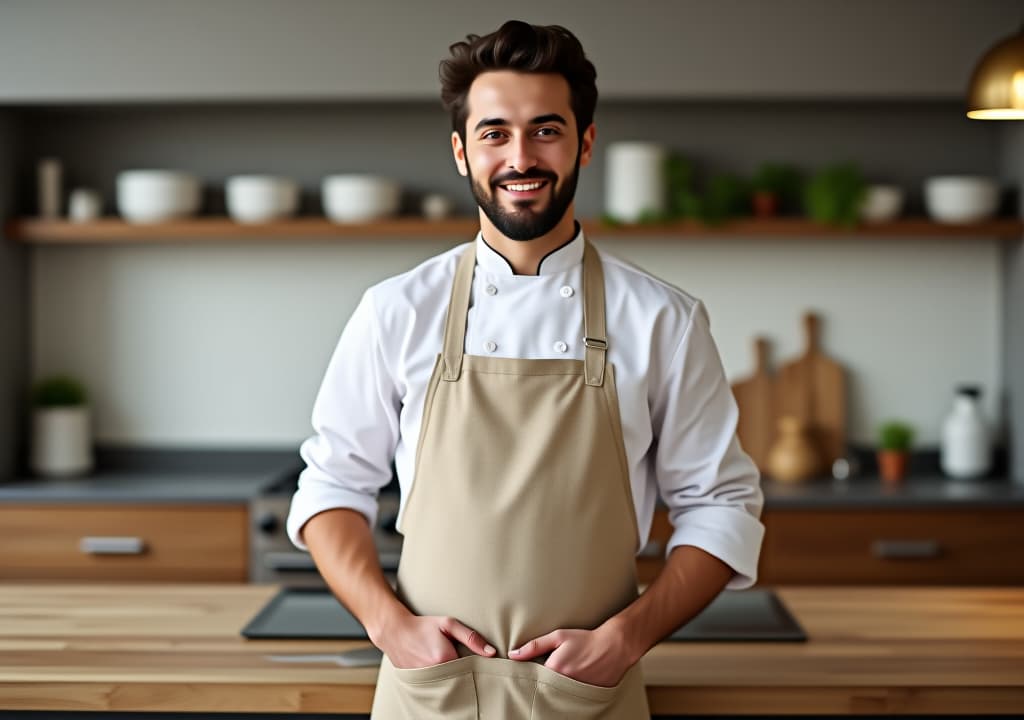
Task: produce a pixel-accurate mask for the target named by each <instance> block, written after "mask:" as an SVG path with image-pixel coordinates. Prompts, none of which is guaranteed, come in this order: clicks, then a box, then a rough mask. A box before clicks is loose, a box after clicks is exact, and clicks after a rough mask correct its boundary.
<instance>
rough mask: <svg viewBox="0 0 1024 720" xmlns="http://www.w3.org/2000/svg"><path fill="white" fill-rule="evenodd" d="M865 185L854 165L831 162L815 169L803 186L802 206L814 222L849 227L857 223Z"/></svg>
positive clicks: (862, 177)
mask: <svg viewBox="0 0 1024 720" xmlns="http://www.w3.org/2000/svg"><path fill="white" fill-rule="evenodd" d="M866 188H867V183H866V182H865V180H864V176H863V175H862V174H861V172H860V169H859V168H858V167H857V166H856V165H854V164H853V163H841V164H838V165H832V166H829V167H826V168H824V169H823V170H821V171H819V172H818V173H817V174H815V175H814V177H812V178H811V180H810V181H809V182H808V183H807V184H806V185H805V186H804V189H803V200H804V208H805V210H806V212H807V214H808V215H809V216H810V217H811V218H812V219H814V220H817V221H818V222H822V223H826V224H829V225H840V226H847V227H851V226H853V225H856V224H857V220H858V214H859V212H860V206H861V202H862V201H863V199H864V192H865V189H866Z"/></svg>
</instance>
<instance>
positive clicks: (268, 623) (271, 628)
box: [242, 588, 807, 642]
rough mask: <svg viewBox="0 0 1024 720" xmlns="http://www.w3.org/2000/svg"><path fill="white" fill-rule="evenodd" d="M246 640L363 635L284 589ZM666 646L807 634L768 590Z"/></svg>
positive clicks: (332, 608) (709, 610)
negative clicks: (674, 643)
mask: <svg viewBox="0 0 1024 720" xmlns="http://www.w3.org/2000/svg"><path fill="white" fill-rule="evenodd" d="M242 635H244V636H245V637H247V638H253V639H256V638H278V639H281V638H292V639H360V640H366V639H368V638H367V635H366V631H365V630H364V629H363V626H362V625H360V624H359V621H357V620H356V619H355V618H354V617H353V616H352V614H351V613H349V612H348V611H347V610H346V609H345V608H344V607H342V605H341V603H339V602H338V601H337V599H335V597H334V596H333V595H332V594H331V593H330V591H328V590H326V589H319V588H284V589H283V590H281V591H280V592H278V593H277V595H275V596H274V597H273V598H272V599H271V600H270V602H269V603H267V605H266V607H264V608H263V609H262V610H260V612H259V613H258V614H257V615H256V617H254V618H253V619H252V620H251V621H250V622H249V623H248V624H247V625H246V626H245V628H243V629H242ZM668 640H670V641H698V642H708V641H716V642H717V641H739V642H759V641H783V642H803V641H806V640H807V634H806V633H805V632H804V630H803V628H802V627H800V624H799V623H798V622H797V621H796V618H794V617H793V615H792V614H791V613H790V612H789V610H788V609H787V608H786V606H785V605H784V604H783V603H782V601H781V600H779V598H778V596H776V594H775V593H774V592H772V591H771V590H767V589H760V588H755V589H752V590H725V591H723V592H722V593H721V594H720V595H719V596H718V597H717V598H715V599H714V601H712V603H711V604H710V605H708V606H707V607H706V608H704V610H703V612H701V613H700V614H699V615H698V616H697V617H695V618H694V619H693V620H691V621H690V622H688V623H687V624H686V625H684V626H683V627H681V628H680V629H679V630H676V631H675V632H674V633H673V634H672V635H671V636H670V637H669V638H668Z"/></svg>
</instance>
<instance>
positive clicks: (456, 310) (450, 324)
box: [442, 242, 476, 382]
mask: <svg viewBox="0 0 1024 720" xmlns="http://www.w3.org/2000/svg"><path fill="white" fill-rule="evenodd" d="M475 267H476V243H475V242H474V243H473V244H472V245H470V246H469V248H468V249H467V250H466V252H464V253H462V255H461V256H460V257H459V264H458V265H457V266H456V267H455V281H454V282H453V283H452V296H451V298H450V299H449V300H448V315H447V316H446V317H445V319H444V375H442V377H443V378H444V379H445V380H448V381H449V382H451V381H455V380H458V379H459V375H460V374H461V373H462V354H463V352H464V350H465V346H466V316H467V315H468V314H469V294H470V291H471V290H472V289H473V269H474V268H475Z"/></svg>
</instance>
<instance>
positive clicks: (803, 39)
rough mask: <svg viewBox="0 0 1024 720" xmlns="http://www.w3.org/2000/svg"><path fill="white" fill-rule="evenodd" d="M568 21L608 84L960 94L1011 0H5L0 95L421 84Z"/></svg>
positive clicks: (396, 88) (408, 93)
mask: <svg viewBox="0 0 1024 720" xmlns="http://www.w3.org/2000/svg"><path fill="white" fill-rule="evenodd" d="M510 16H512V17H518V18H520V19H525V20H528V21H530V22H535V23H560V24H563V25H566V26H568V27H569V28H570V29H572V30H573V31H574V32H575V33H576V34H577V35H578V36H579V37H580V39H581V40H582V42H583V44H584V47H586V48H587V49H588V52H589V54H590V55H591V57H592V59H593V60H594V61H595V63H596V65H597V68H598V73H599V84H600V88H601V90H602V92H603V93H604V95H605V97H607V98H644V97H659V98H664V97H677V98H678V97H687V98H772V97H775V98H778V97H797V98H808V97H813V98H817V97H835V98H850V97H861V98H863V97H888V98H927V97H944V98H959V97H960V95H961V93H962V91H963V88H964V86H965V84H966V82H967V79H968V75H969V73H970V69H971V67H972V65H973V63H974V61H975V60H976V59H977V57H978V55H979V54H980V53H981V51H982V50H983V49H984V48H986V47H988V46H989V45H991V44H992V43H993V42H994V41H995V40H996V39H997V38H999V37H1001V36H1003V35H1006V34H1008V33H1010V32H1012V31H1014V30H1016V29H1017V27H1018V25H1019V23H1020V21H1021V11H1020V2H1019V0H942V1H941V2H935V1H934V0H899V2H892V1H891V0H857V1H856V2H852V1H851V0H772V1H771V2H757V1H756V0H713V1H711V0H647V1H646V2H642V3H641V2H632V3H623V2H611V1H602V2H594V1H593V0H567V1H565V0H563V1H560V2H555V3H553V2H541V1H540V0H521V1H520V2H517V3H515V4H514V5H508V4H487V3H481V2H479V1H478V0H443V1H437V2H410V1H408V0H375V1H374V2H355V1H352V2H339V1H337V0H175V2H155V1H153V0H150V1H149V2H139V1H138V0H90V2H79V1H78V0H5V2H3V3H0V102H3V101H5V100H6V101H8V102H32V101H48V102H49V101H58V102H60V101H83V100H84V101H95V100H131V101H139V100H168V99H204V100H239V99H257V98H278V99H325V98H357V99H370V98H405V99H408V98H430V99H432V98H434V97H436V88H437V62H438V60H439V59H440V57H441V55H442V54H443V53H444V51H445V49H446V48H447V47H448V45H449V44H450V43H452V42H455V41H457V40H460V39H462V37H463V36H464V35H465V34H466V33H469V32H475V33H481V34H482V33H486V32H489V31H490V30H492V29H494V28H496V27H497V26H498V25H500V23H501V22H502V21H504V20H506V19H509V17H510Z"/></svg>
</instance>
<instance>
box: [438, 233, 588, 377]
mask: <svg viewBox="0 0 1024 720" xmlns="http://www.w3.org/2000/svg"><path fill="white" fill-rule="evenodd" d="M475 267H476V243H475V242H474V243H473V244H472V245H470V246H469V248H467V249H466V251H465V252H464V253H462V255H461V256H460V257H459V262H458V265H457V266H456V268H455V280H454V282H453V283H452V294H451V298H450V299H449V301H448V314H447V316H446V317H445V321H444V345H443V354H444V372H443V374H442V378H443V379H444V380H447V381H449V382H453V381H455V380H458V379H459V375H461V374H462V356H463V353H464V351H465V345H466V317H467V315H468V314H469V297H470V293H471V291H472V289H473V270H474V268H475ZM583 344H584V346H585V348H584V356H583V366H584V367H583V377H584V380H585V382H586V383H587V385H597V386H600V385H602V384H603V383H604V368H605V358H606V355H607V353H608V336H607V332H606V330H605V317H604V272H603V270H602V268H601V258H599V257H598V255H597V251H596V250H594V248H593V246H591V244H590V243H589V242H587V241H584V245H583Z"/></svg>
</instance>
